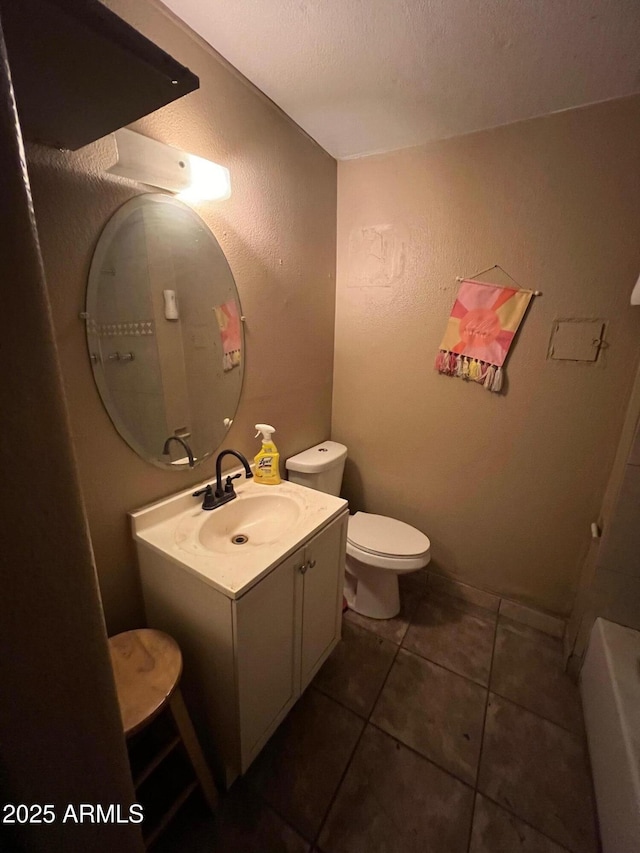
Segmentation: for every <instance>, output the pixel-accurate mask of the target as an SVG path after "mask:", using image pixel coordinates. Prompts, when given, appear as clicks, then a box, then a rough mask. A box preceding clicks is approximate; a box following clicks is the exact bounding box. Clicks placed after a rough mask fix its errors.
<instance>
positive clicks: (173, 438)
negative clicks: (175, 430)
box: [162, 435, 196, 468]
mask: <svg viewBox="0 0 640 853" xmlns="http://www.w3.org/2000/svg"><path fill="white" fill-rule="evenodd" d="M172 441H177V442H178V444H181V445H182V446H183V447H184V449H185V451H186V454H187V456H188V458H189V468H193V467H194V466H195V464H196V463H195V460H194V458H193V453H192V452H191V448H190V447H189V445H188V444H187V442H186V441H185V440H184V439H183V438H180V436H179V435H170V436H169V438H168V439H167V440H166V441H165V443H164V450H163V451H162V453H163V455H164V456H168V455H169V445H170V444H171V442H172Z"/></svg>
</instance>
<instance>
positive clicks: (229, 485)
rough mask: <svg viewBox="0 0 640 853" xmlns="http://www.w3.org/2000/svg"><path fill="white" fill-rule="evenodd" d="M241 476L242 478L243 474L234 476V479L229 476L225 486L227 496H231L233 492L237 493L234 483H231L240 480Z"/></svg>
mask: <svg viewBox="0 0 640 853" xmlns="http://www.w3.org/2000/svg"><path fill="white" fill-rule="evenodd" d="M241 476H242V474H234V476H233V477H232V476H231V475H229V476H228V477H227V481H226V483H225V485H224V490H225V493H226V494H230V493H231V492H233V491H235V490H234V488H233V483H232V482H231V481H232V480H239V479H240V477H241Z"/></svg>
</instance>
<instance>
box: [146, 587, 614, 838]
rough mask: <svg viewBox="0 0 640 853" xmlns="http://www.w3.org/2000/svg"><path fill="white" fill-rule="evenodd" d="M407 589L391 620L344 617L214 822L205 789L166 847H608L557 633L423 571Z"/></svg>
mask: <svg viewBox="0 0 640 853" xmlns="http://www.w3.org/2000/svg"><path fill="white" fill-rule="evenodd" d="M452 592H453V593H454V595H452V594H450V593H452ZM401 598H402V610H401V612H400V614H399V615H398V617H396V618H395V619H392V620H388V621H384V622H380V621H375V620H370V619H366V618H364V617H362V616H359V615H358V614H355V613H352V612H347V613H346V614H345V617H344V624H343V641H342V642H341V643H340V645H339V646H338V647H337V648H336V650H335V651H334V653H333V654H332V656H331V657H330V658H329V660H328V661H327V662H326V664H325V665H324V667H323V668H322V670H321V671H320V672H319V673H318V675H317V676H316V678H315V680H314V682H313V683H312V685H311V686H310V687H309V689H308V690H307V691H306V693H305V694H304V696H303V697H302V698H301V699H300V701H299V702H298V704H297V705H296V706H295V707H294V709H293V710H292V711H291V713H290V714H289V716H288V717H287V719H286V720H285V721H284V722H283V723H282V725H281V726H280V728H279V729H278V731H277V732H276V733H275V734H274V736H273V737H272V738H271V740H270V741H269V743H268V744H267V746H266V747H265V749H264V750H263V752H262V753H261V755H260V756H259V757H258V759H257V760H256V761H255V762H254V764H253V766H252V767H251V768H250V770H249V772H248V773H247V774H246V776H245V777H244V778H243V779H241V780H239V781H238V782H237V783H236V784H235V785H234V786H233V787H232V789H231V791H230V792H229V793H228V794H227V796H226V797H225V798H224V801H223V805H222V808H221V814H220V815H219V816H218V818H217V820H215V821H214V820H213V818H212V817H211V816H210V815H207V813H206V811H205V810H204V808H203V807H202V806H201V805H200V804H199V803H198V802H197V800H194V801H193V802H192V803H191V804H190V805H189V804H188V805H187V806H185V808H184V809H183V811H182V813H181V814H180V815H179V816H178V818H177V819H176V821H175V822H174V825H173V826H172V827H171V828H170V830H169V832H168V833H167V834H166V835H165V837H164V838H163V839H162V841H161V842H160V843H159V844H158V845H157V847H156V848H155V850H156V851H157V853H170V851H190V853H204V851H208V853H218V851H220V853H236V852H237V853H597V851H598V849H599V845H598V839H597V830H596V826H595V819H594V810H593V806H592V790H591V779H590V775H589V768H588V759H587V755H586V749H585V741H584V732H583V728H582V711H581V706H580V698H579V693H578V690H577V687H576V685H575V684H574V683H573V682H572V681H571V680H570V679H569V678H568V677H567V676H565V674H564V673H563V671H562V651H561V642H560V640H559V639H556V638H554V637H552V636H549V635H548V634H544V633H541V632H540V631H538V630H536V629H534V628H530V627H527V626H525V625H523V624H521V623H518V622H514V621H512V620H511V619H509V618H508V617H506V616H504V615H501V614H500V612H499V611H500V600H499V599H497V598H496V597H494V596H489V595H487V594H486V593H482V592H480V591H477V590H473V589H471V588H469V587H460V588H455V587H453V586H452V585H451V584H450V583H449V584H447V583H444V582H443V581H442V579H440V578H437V577H435V576H428V575H427V574H426V573H418V574H414V575H406V576H405V577H404V578H403V579H402V584H401Z"/></svg>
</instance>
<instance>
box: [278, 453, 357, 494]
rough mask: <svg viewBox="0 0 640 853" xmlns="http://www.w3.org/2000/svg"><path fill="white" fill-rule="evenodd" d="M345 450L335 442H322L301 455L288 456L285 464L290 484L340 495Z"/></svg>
mask: <svg viewBox="0 0 640 853" xmlns="http://www.w3.org/2000/svg"><path fill="white" fill-rule="evenodd" d="M346 458H347V448H346V447H345V446H344V444H338V442H337V441H323V442H322V444H316V445H315V447H310V448H309V449H308V450H303V451H302V453H297V454H296V455H295V456H290V457H289V459H287V461H286V463H285V467H286V469H287V471H288V475H287V476H288V478H289V480H291V482H292V483H298V484H299V485H300V486H307V487H308V488H309V489H316V490H317V491H319V492H326V493H327V494H329V495H336V497H337V496H338V495H339V494H340V487H341V485H342V474H343V471H344V463H345V460H346Z"/></svg>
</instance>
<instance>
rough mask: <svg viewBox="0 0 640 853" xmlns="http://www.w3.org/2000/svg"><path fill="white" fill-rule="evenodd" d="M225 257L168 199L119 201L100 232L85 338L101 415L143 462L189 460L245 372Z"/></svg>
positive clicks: (216, 433) (223, 414) (216, 434)
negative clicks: (187, 455) (167, 452)
mask: <svg viewBox="0 0 640 853" xmlns="http://www.w3.org/2000/svg"><path fill="white" fill-rule="evenodd" d="M240 316H241V311H240V305H239V297H238V292H237V290H236V286H235V282H234V280H233V275H232V273H231V269H230V268H229V264H228V263H227V260H226V258H225V256H224V254H223V252H222V249H221V248H220V246H219V244H218V241H217V240H216V238H215V237H214V236H213V234H212V233H211V231H210V230H209V228H208V227H207V225H206V224H205V223H204V222H203V221H202V219H200V217H199V216H197V215H196V214H195V213H194V212H193V210H191V208H189V207H187V205H185V204H183V203H182V202H179V201H177V200H176V199H174V198H171V197H170V196H166V195H161V194H156V193H153V194H149V195H141V196H137V197H136V198H134V199H132V200H131V201H128V202H127V203H126V204H124V205H123V206H122V207H121V208H120V209H119V210H118V211H116V213H115V214H114V215H113V216H112V218H111V219H110V220H109V222H108V223H107V225H106V227H105V229H104V231H103V232H102V234H101V235H100V239H99V241H98V245H97V246H96V250H95V253H94V256H93V260H92V262H91V270H90V272H89V283H88V287H87V308H86V324H87V343H88V346H89V356H90V359H91V366H92V369H93V375H94V378H95V381H96V385H97V386H98V391H99V392H100V396H101V398H102V401H103V403H104V405H105V408H106V410H107V412H108V413H109V417H110V418H111V420H112V421H113V423H114V425H115V427H116V429H117V430H118V432H119V433H120V435H121V436H122V438H124V440H125V441H126V442H127V443H128V444H129V445H130V447H132V448H133V449H134V450H135V451H136V452H137V453H138V454H140V456H142V457H143V459H146V460H147V461H148V462H152V463H153V464H154V465H158V466H159V467H162V468H167V469H173V470H175V469H182V468H185V467H187V466H188V460H187V459H186V458H185V456H184V451H183V450H182V449H181V448H182V445H181V444H180V442H177V441H174V442H171V443H170V447H171V451H170V452H171V456H164V455H163V449H164V446H165V443H166V441H167V439H168V438H169V437H170V436H178V437H179V438H181V439H182V440H183V441H186V442H187V443H188V445H189V447H190V448H191V450H192V452H193V456H194V458H195V464H196V465H197V464H198V463H199V462H202V461H203V460H204V459H206V458H207V457H208V456H210V455H211V454H212V453H213V452H214V451H215V450H216V448H217V447H218V446H219V445H220V444H221V443H222V440H223V439H224V436H225V434H226V432H227V429H228V426H229V424H230V423H231V421H232V420H233V417H234V415H235V411H236V408H237V406H238V402H239V400H240V392H241V389H242V378H243V372H244V364H243V347H244V340H243V328H242V323H241V321H240Z"/></svg>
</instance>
